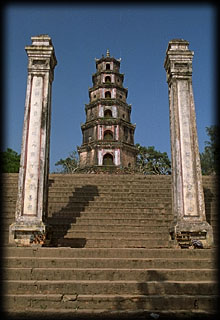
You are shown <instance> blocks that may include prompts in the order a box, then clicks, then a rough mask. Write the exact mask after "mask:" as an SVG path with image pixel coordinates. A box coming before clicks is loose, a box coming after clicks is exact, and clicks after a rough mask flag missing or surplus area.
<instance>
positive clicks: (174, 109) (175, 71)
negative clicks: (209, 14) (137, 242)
mask: <svg viewBox="0 0 220 320" xmlns="http://www.w3.org/2000/svg"><path fill="white" fill-rule="evenodd" d="M188 45H189V42H188V41H185V40H182V39H175V40H171V41H170V42H169V44H168V49H167V51H166V59H165V63H164V67H165V70H166V72H167V83H168V87H169V105H170V136H171V153H172V197H173V214H174V221H173V224H172V226H171V230H170V231H171V235H172V237H173V239H176V240H177V241H178V242H179V244H181V243H183V242H184V241H188V242H189V243H190V242H191V240H193V239H198V240H200V241H201V242H202V243H203V246H204V247H210V246H211V245H212V242H213V232H212V227H211V226H210V225H209V224H208V223H207V221H206V215H205V204H204V194H203V185H202V174H201V165H200V157H199V148H198V138H197V128H196V115H195V106H194V99H193V89H192V59H193V54H194V53H193V52H192V51H190V50H189V49H188Z"/></svg>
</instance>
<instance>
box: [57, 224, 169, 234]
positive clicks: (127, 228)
mask: <svg viewBox="0 0 220 320" xmlns="http://www.w3.org/2000/svg"><path fill="white" fill-rule="evenodd" d="M66 226H68V227H69V229H68V233H74V232H88V233H89V232H100V233H101V234H103V233H106V232H108V233H110V234H111V233H114V232H116V233H117V234H116V236H117V237H118V236H119V235H120V236H122V237H123V234H125V233H127V232H129V233H131V237H133V236H134V237H136V236H137V235H136V233H137V232H138V234H139V235H140V236H141V235H143V234H144V235H146V236H148V235H151V234H153V233H157V234H158V237H159V236H160V235H162V234H164V235H166V236H167V234H169V231H168V226H160V225H159V224H158V225H155V226H151V227H150V228H149V227H148V225H145V226H136V225H131V224H130V225H115V224H113V222H111V224H108V225H100V224H97V225H90V224H89V225H86V224H78V223H77V224H73V223H71V224H70V225H63V226H60V225H54V230H59V229H62V227H64V228H65V227H66ZM127 236H128V235H127Z"/></svg>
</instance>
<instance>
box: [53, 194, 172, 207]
mask: <svg viewBox="0 0 220 320" xmlns="http://www.w3.org/2000/svg"><path fill="white" fill-rule="evenodd" d="M48 201H49V203H50V204H53V203H65V204H68V205H72V206H75V205H76V206H77V205H79V204H80V205H82V206H85V205H89V206H97V205H106V206H108V207H110V206H116V205H118V206H135V207H136V206H150V205H151V204H171V199H169V198H168V197H166V198H154V197H149V198H148V199H147V198H145V197H140V198H138V197H136V198H129V197H127V199H126V198H125V197H124V199H123V198H120V197H116V198H115V197H112V198H110V197H109V198H104V197H103V198H99V197H98V198H80V197H79V198H78V197H65V196H62V195H60V196H59V197H58V196H56V197H55V196H54V197H49V198H48Z"/></svg>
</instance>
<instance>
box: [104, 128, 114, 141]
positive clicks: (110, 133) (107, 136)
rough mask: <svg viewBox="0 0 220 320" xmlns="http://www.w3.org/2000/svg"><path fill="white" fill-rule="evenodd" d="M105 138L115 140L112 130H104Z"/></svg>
mask: <svg viewBox="0 0 220 320" xmlns="http://www.w3.org/2000/svg"><path fill="white" fill-rule="evenodd" d="M104 140H106V141H110V140H113V133H112V132H111V131H110V130H106V131H105V132H104Z"/></svg>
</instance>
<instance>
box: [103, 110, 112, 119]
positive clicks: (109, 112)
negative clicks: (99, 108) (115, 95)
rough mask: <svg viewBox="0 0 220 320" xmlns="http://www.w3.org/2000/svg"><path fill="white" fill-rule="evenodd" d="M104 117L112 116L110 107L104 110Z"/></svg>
mask: <svg viewBox="0 0 220 320" xmlns="http://www.w3.org/2000/svg"><path fill="white" fill-rule="evenodd" d="M104 117H105V118H112V111H111V110H110V109H107V110H105V112H104Z"/></svg>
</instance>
